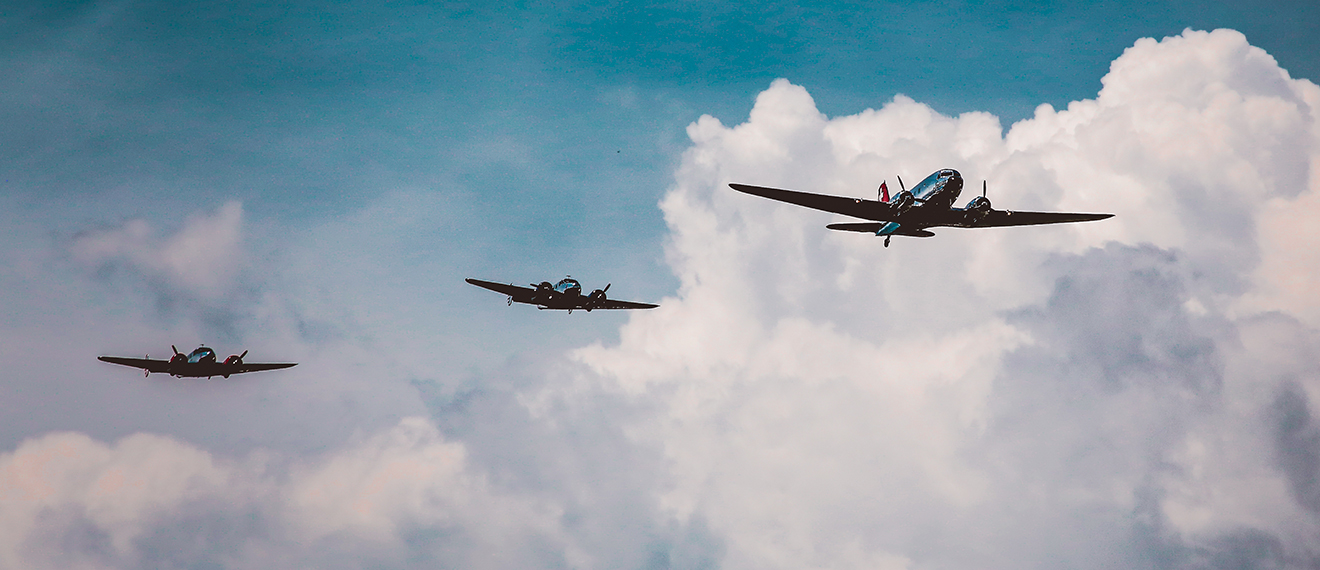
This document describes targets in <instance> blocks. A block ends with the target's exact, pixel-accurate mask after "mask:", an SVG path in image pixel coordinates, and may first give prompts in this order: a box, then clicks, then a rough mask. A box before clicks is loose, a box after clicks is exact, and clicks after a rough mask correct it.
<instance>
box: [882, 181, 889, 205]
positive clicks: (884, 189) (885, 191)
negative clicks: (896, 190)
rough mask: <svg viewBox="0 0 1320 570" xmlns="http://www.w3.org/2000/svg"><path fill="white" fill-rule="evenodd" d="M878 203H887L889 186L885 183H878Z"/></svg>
mask: <svg viewBox="0 0 1320 570" xmlns="http://www.w3.org/2000/svg"><path fill="white" fill-rule="evenodd" d="M880 201H881V202H888V201H889V186H888V182H887V181H886V182H881V183H880Z"/></svg>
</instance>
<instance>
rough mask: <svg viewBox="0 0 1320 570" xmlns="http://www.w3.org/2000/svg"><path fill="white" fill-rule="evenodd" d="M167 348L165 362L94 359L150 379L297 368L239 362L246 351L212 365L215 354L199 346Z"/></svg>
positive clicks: (111, 357) (290, 365)
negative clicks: (184, 349)
mask: <svg viewBox="0 0 1320 570" xmlns="http://www.w3.org/2000/svg"><path fill="white" fill-rule="evenodd" d="M170 348H171V349H173V350H174V356H171V357H170V359H169V360H155V359H152V358H151V356H147V357H146V358H124V357H120V356H98V357H96V359H97V360H100V361H101V362H109V363H110V364H119V365H121V366H132V367H134V368H141V369H142V375H143V376H150V375H151V373H152V372H160V373H164V374H169V375H170V376H174V377H177V378H183V377H185V376H186V377H189V378H201V377H203V376H205V377H207V378H210V377H212V376H224V377H225V378H228V377H229V375H230V374H243V373H245V372H260V371H262V370H279V369H281V368H289V367H292V366H297V365H298V363H296V362H275V363H246V362H243V357H244V356H247V353H248V351H246V350H244V351H243V354H234V355H230V357H229V358H226V359H225V361H224V362H216V360H215V351H214V350H211V349H209V348H207V347H205V346H199V347H197V350H194V351H192V352H191V353H188V354H183V353H182V352H179V349H177V348H174V345H170Z"/></svg>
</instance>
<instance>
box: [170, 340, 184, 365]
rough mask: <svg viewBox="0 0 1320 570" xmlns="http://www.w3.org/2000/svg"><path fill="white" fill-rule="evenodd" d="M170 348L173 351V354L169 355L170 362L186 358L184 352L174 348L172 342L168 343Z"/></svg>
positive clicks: (181, 360)
mask: <svg viewBox="0 0 1320 570" xmlns="http://www.w3.org/2000/svg"><path fill="white" fill-rule="evenodd" d="M170 350H173V351H174V356H171V357H170V362H183V361H185V360H187V359H188V357H187V356H184V354H183V353H182V352H179V349H177V348H175V347H174V345H172V344H171V345H170Z"/></svg>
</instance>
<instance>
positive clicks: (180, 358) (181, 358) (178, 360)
mask: <svg viewBox="0 0 1320 570" xmlns="http://www.w3.org/2000/svg"><path fill="white" fill-rule="evenodd" d="M184 362H188V357H187V356H186V355H183V354H179V353H177V352H176V353H174V356H171V357H170V364H183V363H184Z"/></svg>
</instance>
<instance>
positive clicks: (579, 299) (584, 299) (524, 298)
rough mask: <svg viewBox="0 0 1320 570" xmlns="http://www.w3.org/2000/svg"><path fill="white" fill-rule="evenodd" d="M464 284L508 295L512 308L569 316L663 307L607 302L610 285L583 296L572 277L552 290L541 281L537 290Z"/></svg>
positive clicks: (489, 284)
mask: <svg viewBox="0 0 1320 570" xmlns="http://www.w3.org/2000/svg"><path fill="white" fill-rule="evenodd" d="M465 281H467V282H468V283H471V284H473V285H476V286H477V287H481V288H484V289H490V290H491V291H495V292H497V293H504V294H505V295H508V296H509V305H513V304H514V303H527V304H529V305H536V308H538V309H557V310H568V312H569V313H570V314H572V313H573V309H585V310H586V311H587V312H591V311H592V310H593V309H654V308H656V307H659V306H660V305H652V304H650V303H634V302H632V301H616V300H614V299H607V298H605V292H606V291H609V290H610V286H609V285H608V284H607V285H605V288H604V289H596V290H595V291H592V292H591V294H590V295H583V294H582V284H581V283H578V282H577V280H575V279H573V278H570V277H565V278H563V279H561V280H560V281H559V283H557V284H555V285H553V286H552V285H550V282H549V281H542V282H541V284H539V285H537V284H535V283H533V284H532V287H535V289H529V288H527V287H519V286H517V285H514V284H512V283H510V284H508V285H505V284H503V283H494V282H491V281H482V280H480V279H465Z"/></svg>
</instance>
